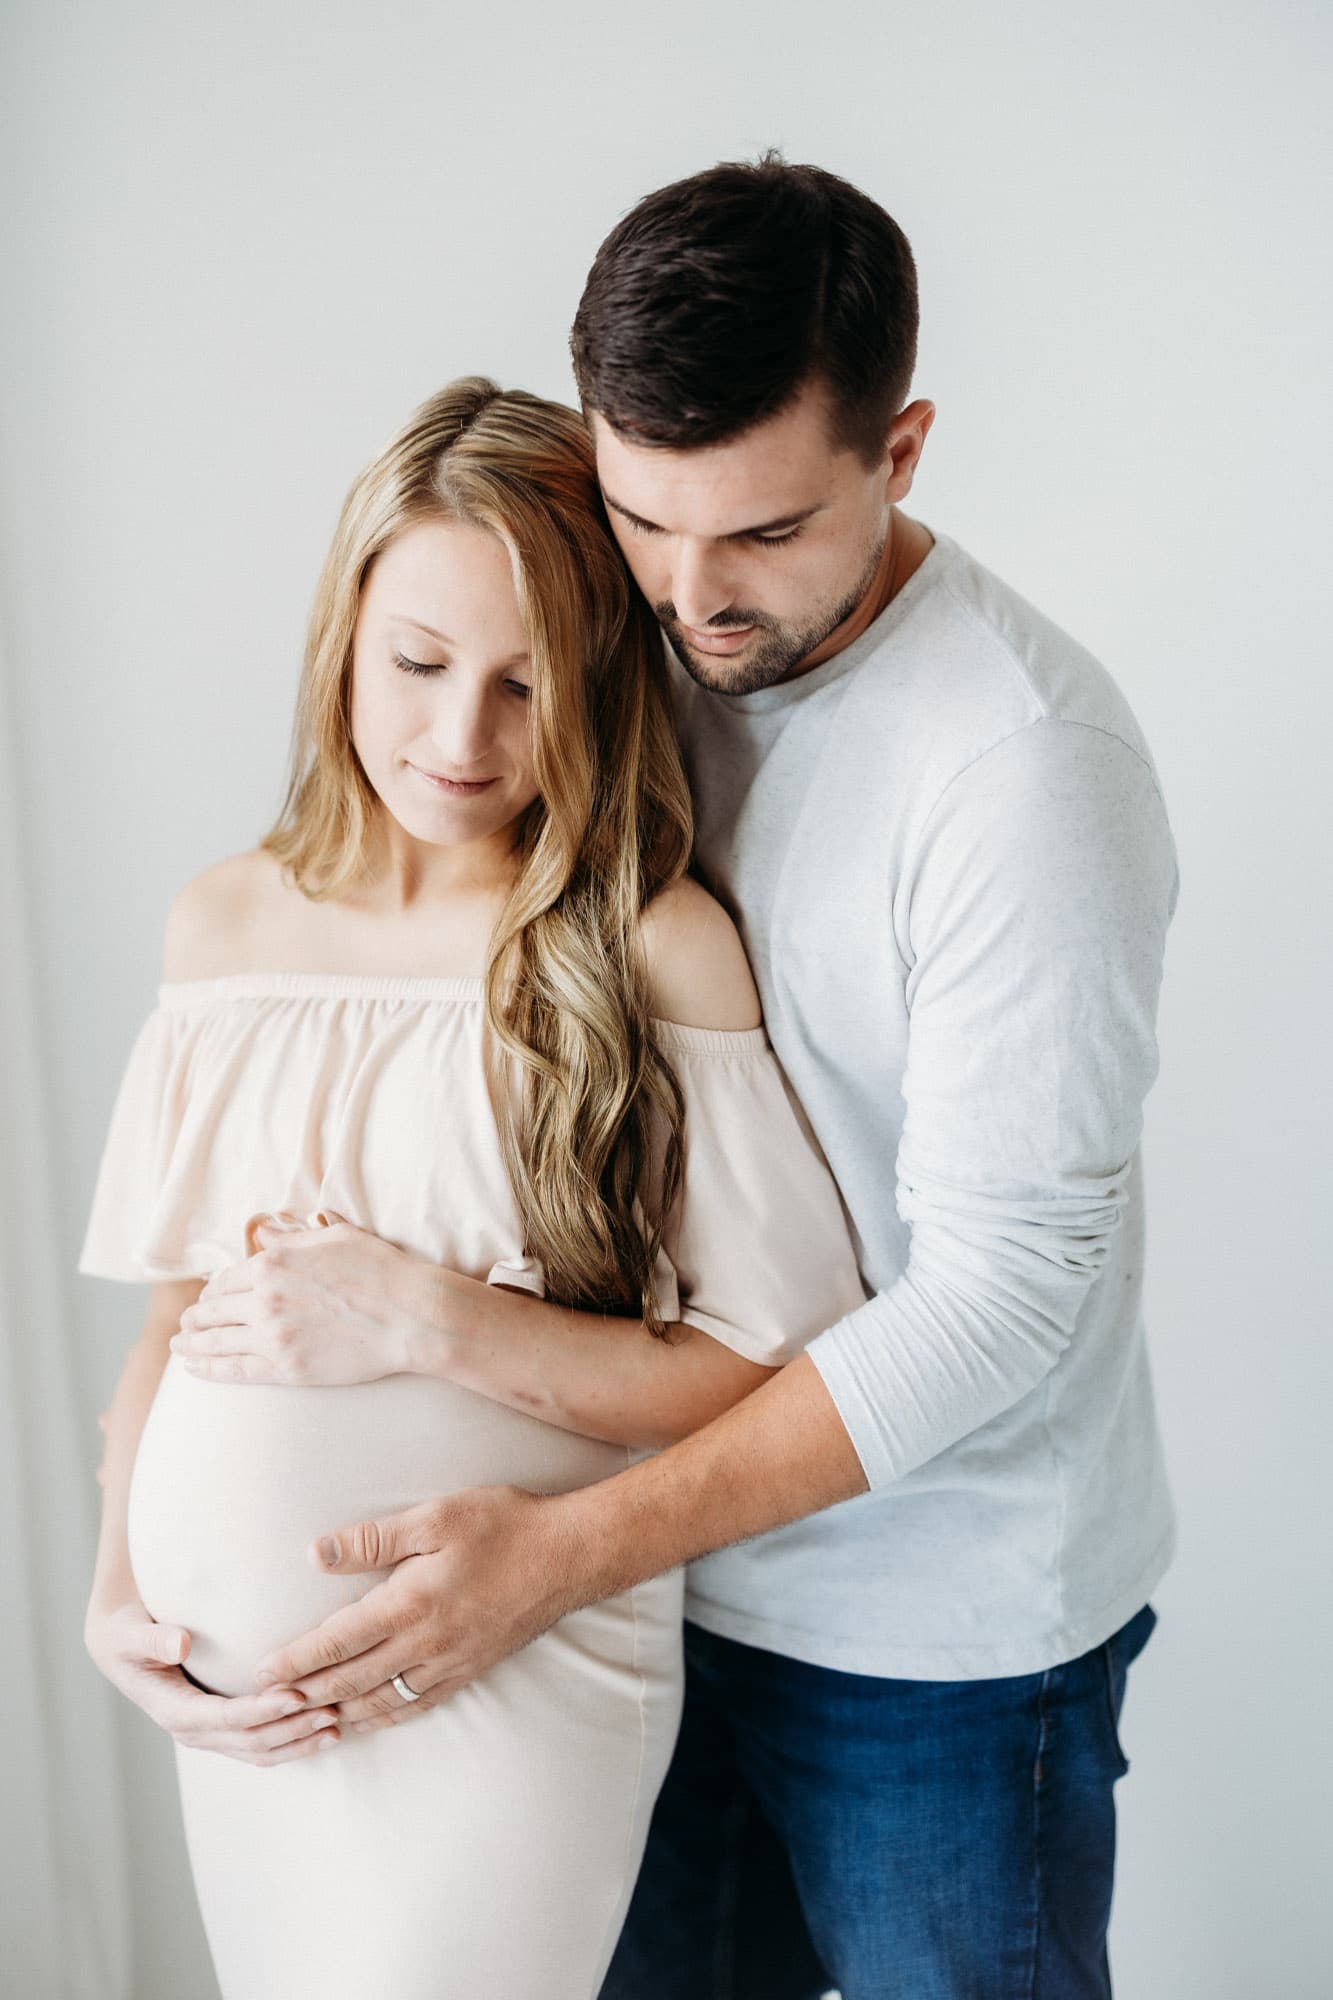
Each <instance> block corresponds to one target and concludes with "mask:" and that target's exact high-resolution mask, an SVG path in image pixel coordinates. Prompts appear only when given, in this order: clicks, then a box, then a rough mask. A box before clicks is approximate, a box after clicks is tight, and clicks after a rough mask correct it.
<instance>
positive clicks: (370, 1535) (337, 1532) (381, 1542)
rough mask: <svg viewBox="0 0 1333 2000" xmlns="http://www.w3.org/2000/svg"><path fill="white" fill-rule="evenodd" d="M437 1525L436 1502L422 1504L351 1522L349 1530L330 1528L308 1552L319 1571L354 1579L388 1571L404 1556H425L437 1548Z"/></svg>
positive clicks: (438, 1516)
mask: <svg viewBox="0 0 1333 2000" xmlns="http://www.w3.org/2000/svg"><path fill="white" fill-rule="evenodd" d="M439 1522H440V1507H439V1502H438V1501H434V1500H424V1501H420V1502H418V1504H417V1505H416V1506H415V1507H405V1508H403V1510H402V1512H401V1513H398V1514H383V1515H381V1516H379V1518H378V1519H376V1520H370V1521H354V1522H353V1523H352V1525H351V1526H350V1527H346V1528H334V1529H333V1531H332V1532H331V1533H330V1534H327V1535H321V1536H320V1538H319V1540H318V1541H317V1542H312V1543H311V1544H310V1549H311V1551H312V1553H313V1555H314V1557H315V1560H316V1562H317V1563H318V1566H319V1568H320V1569H336V1570H337V1572H338V1574H339V1576H354V1575H355V1574H356V1573H357V1571H359V1570H367V1569H388V1568H389V1567H390V1566H391V1565H392V1564H394V1563H400V1562H401V1561H402V1560H403V1558H404V1556H420V1555H427V1554H429V1553H430V1552H431V1551H432V1550H434V1549H436V1548H438V1547H439Z"/></svg>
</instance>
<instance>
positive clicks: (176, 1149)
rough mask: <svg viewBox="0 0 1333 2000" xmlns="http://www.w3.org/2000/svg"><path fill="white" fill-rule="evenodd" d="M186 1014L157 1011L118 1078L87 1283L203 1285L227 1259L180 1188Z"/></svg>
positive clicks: (85, 1256) (225, 1248) (190, 1038)
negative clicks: (186, 1281)
mask: <svg viewBox="0 0 1333 2000" xmlns="http://www.w3.org/2000/svg"><path fill="white" fill-rule="evenodd" d="M195 1033H196V1031H195V1026H194V1023H193V1022H192V1020H191V1018H190V1017H189V1015H187V1014H184V1013H182V1012H180V1011H173V1010H170V1009H164V1008H162V1007H160V1006H159V1007H157V1008H155V1009H154V1011H153V1012H152V1013H151V1014H150V1015H149V1016H148V1018H147V1020H146V1021H145V1022H144V1024H143V1026H142V1027H141V1028H140V1030H139V1033H138V1036H137V1038H136V1040H135V1043H134V1046H133V1048H132V1049H131V1051H130V1057H129V1061H128V1063H127V1064H126V1066H125V1072H124V1075H123V1076H122V1078H121V1082H120V1088H119V1090H118V1091H117V1093H116V1099H115V1103H114V1105H113V1107H112V1111H111V1123H110V1128H109V1130H108V1132H107V1137H106V1143H105V1145H104V1146H103V1149H102V1158H101V1162H100V1165H99V1167H98V1171H97V1181H96V1185H95V1188H94V1192H93V1201H92V1209H91V1212H90V1214H89V1218H88V1224H87V1229H86V1231H85V1234H84V1239H83V1247H82V1249H81V1250H80V1252H79V1258H78V1265H77V1268H78V1270H80V1271H81V1272H83V1273H84V1275H85V1276H87V1277H94V1278H120V1279H124V1280H126V1281H128V1282H129V1283H137V1284H157V1283H161V1282H165V1281H167V1280H170V1279H179V1278H199V1277H206V1276H207V1275H208V1274H209V1273H210V1272H212V1271H214V1270H217V1269H218V1268H219V1267H220V1266H221V1265H223V1264H226V1263H228V1262H229V1261H230V1260H231V1257H232V1255H233V1254H234V1248H233V1246H230V1245H227V1244H222V1243H214V1242H212V1241H211V1240H206V1233H205V1235H201V1234H200V1231H199V1229H198V1228H197V1227H195V1228H192V1227H191V1226H190V1224H191V1221H192V1220H193V1219H194V1218H196V1217H197V1215H198V1204H197V1203H196V1202H194V1201H192V1200H190V1199H189V1198H188V1197H189V1191H188V1189H187V1188H186V1187H185V1185H184V1183H185V1181H187V1180H188V1179H189V1178H190V1176H191V1173H192V1161H193V1159H194V1157H195V1149H194V1147H193V1146H192V1145H191V1144H190V1142H189V1137H188V1132H187V1127H188V1124H189V1122H190V1117H189V1114H190V1090H189V1072H190V1065H191V1055H192V1050H193V1044H194V1040H195Z"/></svg>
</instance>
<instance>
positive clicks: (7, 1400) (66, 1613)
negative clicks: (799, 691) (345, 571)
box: [0, 660, 131, 2000]
mask: <svg viewBox="0 0 1333 2000" xmlns="http://www.w3.org/2000/svg"><path fill="white" fill-rule="evenodd" d="M2 668H3V661H2V660H0V669H2ZM12 722H13V718H12V715H11V712H10V707H9V701H8V697H7V689H6V684H5V680H4V675H3V671H0V1056H2V1060H0V1635H2V1636H0V1675H2V1678H0V1718H2V1722H0V1726H2V1727H3V1731H4V1748H3V1753H2V1756H0V1766H2V1768H3V1777H0V1993H3V1994H5V1995H6V1996H8V1995H13V1996H15V2000H18V1996H22V2000H129V1996H130V1991H131V1988H130V1942H131V1940H130V1894H129V1881H128V1868H127V1854H126V1830H125V1816H124V1809H123V1791H122V1786H121V1782H120V1773H119V1770H118V1767H117V1757H116V1730H115V1725H114V1717H113V1704H114V1701H115V1696H114V1694H113V1692H112V1690H111V1688H110V1687H109V1686H108V1685H107V1683H106V1682H105V1681H104V1680H103V1679H102V1677H101V1676H100V1675H99V1674H98V1672H97V1670H96V1669H95V1667H94V1666H93V1664H92V1662H91V1660H90V1659H89V1658H88V1655H87V1653H86V1652H85V1650H84V1647H83V1638H82V1626H83V1611H84V1605H85V1603H86V1600H87V1592H88V1581H89V1577H90V1576H91V1573H92V1558H93V1549H94V1545H95V1539H96V1527H97V1514H98V1504H99V1494H100V1489H99V1487H98V1486H97V1483H96V1474H95V1467H96V1463H97V1446H96V1444H95V1443H94V1442H91V1441H90V1438H89V1437H88V1436H87V1435H85V1432H87V1431H89V1430H91V1438H92V1439H93V1440H95V1439H96V1438H97V1432H96V1429H95V1427H92V1426H91V1425H90V1421H89V1418H88V1416H87V1414H86V1413H85V1412H84V1411H83V1410H81V1408H80V1404H79V1399H78V1396H77V1393H76V1390H77V1382H76V1374H75V1349H74V1344H73V1340H72V1336H71V1329H70V1326H69V1314H68V1306H67V1301H68V1297H69V1291H70V1286H71V1279H70V1276H69V1274H68V1273H67V1271H66V1270H65V1268H64V1267H65V1262H66V1256H65V1252H64V1250H63V1248H62V1245H61V1243H60V1241H59V1234H58V1229H57V1224H56V1205H55V1203H54V1201H53V1199H52V1194H53V1189H54V1185H55V1183H54V1180H53V1170H54V1166H55V1162H54V1159H53V1150H54V1149H53V1147H52V1144H51V1120H50V1118H49V1116H48V1112H47V1101H46V1093H45V1089H44V1081H45V1079H44V1075H43V1060H42V1048H41V1041H40V1036H39V1034H38V1027H37V1023H38V1012H37V1006H38V996H37V994H36V993H35V991H34V979H33V960H32V955H31V952H30V950H29V948H28V925H27V911H26V909H25V903H24V887H23V877H22V867H21V857H22V853H23V828H22V825H21V823H20V819H21V815H20V809H19V805H18V801H17V798H16V790H15V779H16V775H17V770H18V764H17V759H16V756H15V744H14V740H13V728H12Z"/></svg>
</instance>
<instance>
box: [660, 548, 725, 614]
mask: <svg viewBox="0 0 1333 2000" xmlns="http://www.w3.org/2000/svg"><path fill="white" fill-rule="evenodd" d="M671 602H672V603H673V604H674V605H675V607H676V616H677V618H678V619H679V620H680V622H681V624H682V625H692V626H693V627H694V629H695V630H696V631H702V630H703V628H704V627H705V626H706V625H707V624H708V622H709V620H710V619H711V618H716V617H717V616H718V615H719V614H720V613H721V612H723V611H726V610H727V609H728V608H729V607H730V605H732V604H733V603H734V602H735V592H734V590H733V587H732V578H731V575H730V572H729V566H728V563H727V560H726V557H725V554H724V553H722V552H721V551H719V550H717V549H710V548H708V547H707V546H706V545H703V544H699V543H689V542H680V543H678V544H677V547H676V550H675V556H674V560H673V562H672V565H671Z"/></svg>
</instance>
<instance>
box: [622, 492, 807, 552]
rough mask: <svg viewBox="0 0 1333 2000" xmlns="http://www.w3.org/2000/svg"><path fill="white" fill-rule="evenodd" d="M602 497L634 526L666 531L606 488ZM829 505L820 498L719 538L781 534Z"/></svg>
mask: <svg viewBox="0 0 1333 2000" xmlns="http://www.w3.org/2000/svg"><path fill="white" fill-rule="evenodd" d="M602 498H603V500H605V502H606V504H607V506H608V507H609V508H610V509H611V511H612V512H613V513H615V514H619V515H620V516H621V517H622V519H624V520H626V521H629V522H631V523H632V524H633V526H634V527H636V528H646V529H647V530H648V532H649V534H652V535H660V534H662V533H663V532H664V530H663V528H662V527H661V525H660V523H659V522H657V521H645V520H644V518H643V515H642V514H636V513H635V512H634V510H633V508H632V507H626V506H625V505H624V503H623V502H622V501H619V500H615V499H613V498H612V497H611V495H610V494H609V493H607V492H606V491H605V490H603V493H602ZM827 506H828V501H827V500H819V501H816V503H815V505H814V506H813V507H802V508H800V509H799V511H798V512H797V513H795V514H780V515H778V516H777V517H776V518H775V519H774V520H772V521H757V522H756V523H755V525H754V526H753V527H752V528H733V530H732V532H731V533H730V534H729V535H719V536H718V538H717V539H718V540H719V541H722V542H748V541H749V540H751V538H752V537H753V536H755V535H777V534H781V532H782V530H783V529H784V528H798V527H800V525H801V523H802V522H803V521H808V520H810V519H811V518H812V517H813V516H814V515H815V514H822V513H823V512H824V510H825V508H826V507H827Z"/></svg>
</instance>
